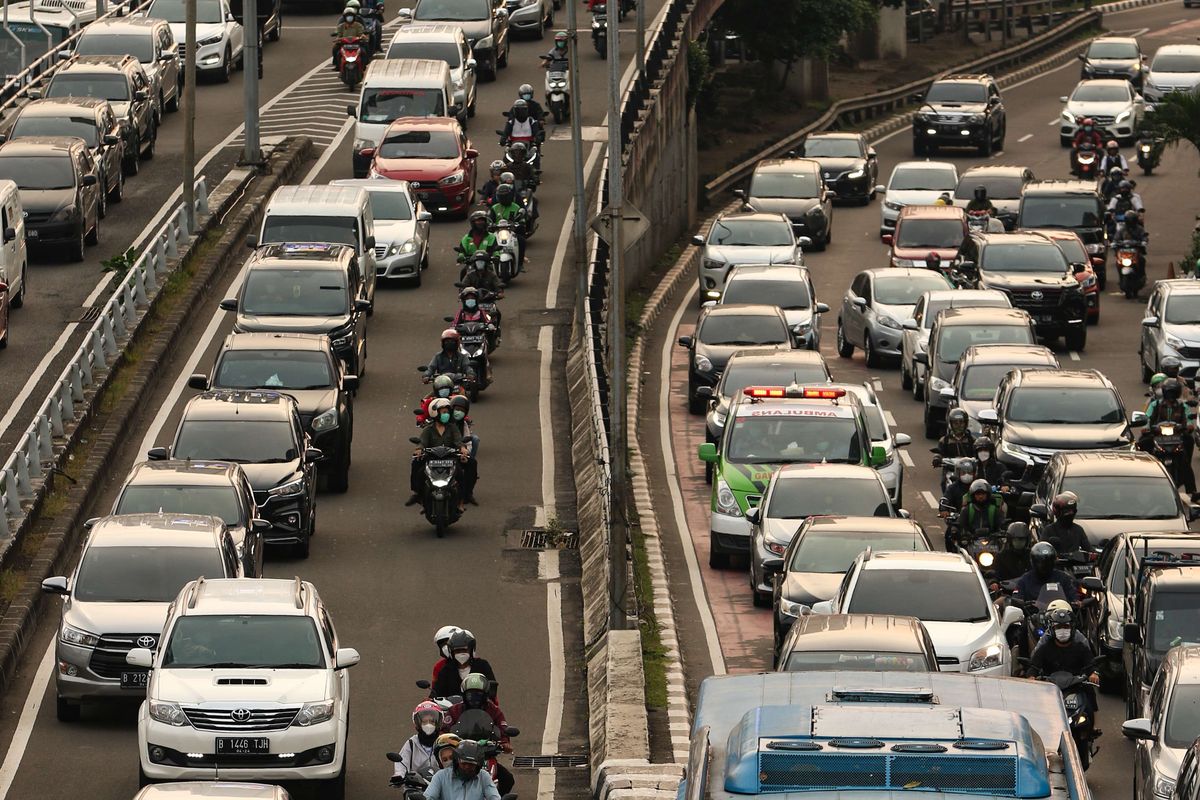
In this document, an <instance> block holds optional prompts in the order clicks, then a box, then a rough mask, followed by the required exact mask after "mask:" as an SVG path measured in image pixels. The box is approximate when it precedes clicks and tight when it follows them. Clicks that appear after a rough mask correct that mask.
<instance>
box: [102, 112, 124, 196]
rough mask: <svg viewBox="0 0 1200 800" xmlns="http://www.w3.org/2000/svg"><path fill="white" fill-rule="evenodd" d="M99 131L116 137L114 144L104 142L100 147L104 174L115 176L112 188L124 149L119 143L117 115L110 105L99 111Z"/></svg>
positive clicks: (119, 168)
mask: <svg viewBox="0 0 1200 800" xmlns="http://www.w3.org/2000/svg"><path fill="white" fill-rule="evenodd" d="M100 133H101V134H102V135H104V136H113V137H115V138H116V143H115V144H105V145H103V148H102V152H103V153H104V173H105V175H115V176H117V177H116V178H115V179H113V188H114V189H115V188H116V185H117V184H116V182H117V181H118V180H120V177H121V161H122V159H123V157H124V152H125V150H124V146H123V145H122V144H121V126H120V125H119V124H117V117H116V115H115V114H113V110H112V106H105V107H104V108H103V109H102V110H101V111H100Z"/></svg>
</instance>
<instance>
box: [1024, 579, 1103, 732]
mask: <svg viewBox="0 0 1200 800" xmlns="http://www.w3.org/2000/svg"><path fill="white" fill-rule="evenodd" d="M1046 620H1047V622H1048V623H1049V624H1048V625H1047V626H1046V632H1045V633H1044V634H1042V638H1041V639H1040V640H1038V643H1037V645H1036V646H1035V647H1034V648H1033V654H1032V655H1030V657H1029V666H1028V667H1027V672H1028V675H1029V676H1030V677H1032V678H1036V677H1039V676H1041V675H1052V674H1054V673H1055V672H1069V673H1071V674H1072V675H1087V680H1088V683H1091V684H1093V685H1099V683H1100V675H1099V673H1097V672H1096V670H1095V669H1094V668H1093V663H1094V662H1095V660H1096V651H1095V650H1093V649H1092V643H1091V642H1089V641H1088V639H1087V637H1086V636H1084V635H1083V634H1082V633H1081V632H1080V631H1078V630H1077V629H1076V627H1075V614H1074V613H1073V612H1072V611H1071V606H1070V605H1068V604H1067V603H1066V602H1065V601H1063V600H1055V601H1054V602H1052V603H1050V605H1049V606H1048V607H1047V609H1046ZM1083 695H1084V696H1085V697H1087V698H1088V699H1087V704H1088V709H1087V711H1088V713H1089V714H1092V715H1094V714H1095V712H1096V707H1095V699H1096V698H1095V695H1094V693H1093V692H1084V693H1083Z"/></svg>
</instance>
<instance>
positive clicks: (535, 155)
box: [498, 131, 542, 192]
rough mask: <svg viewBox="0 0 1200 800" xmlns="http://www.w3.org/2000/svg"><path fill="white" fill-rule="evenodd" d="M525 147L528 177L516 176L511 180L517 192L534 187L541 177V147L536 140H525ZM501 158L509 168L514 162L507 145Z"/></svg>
mask: <svg viewBox="0 0 1200 800" xmlns="http://www.w3.org/2000/svg"><path fill="white" fill-rule="evenodd" d="M498 133H503V131H498ZM516 141H521V140H516ZM501 144H502V145H507V144H509V143H508V142H505V141H501ZM525 147H526V148H527V155H526V156H525V163H526V165H527V166H528V167H529V176H530V177H529V179H528V180H522V179H521V178H517V179H516V180H514V181H513V186H515V187H516V188H517V191H518V192H520V191H521V190H523V189H530V190H532V189H536V188H537V185H538V183H540V182H541V177H542V149H541V147H540V146H539V145H538V143H537V142H525ZM503 160H504V163H505V164H507V165H508V166H509V167H510V168H511V167H512V166H513V164H514V162H513V156H512V152H511V151H509V149H508V148H507V147H505V150H504V158H503Z"/></svg>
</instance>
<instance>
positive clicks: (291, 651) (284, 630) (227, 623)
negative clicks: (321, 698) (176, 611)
mask: <svg viewBox="0 0 1200 800" xmlns="http://www.w3.org/2000/svg"><path fill="white" fill-rule="evenodd" d="M162 666H163V667H175V668H176V669H189V668H191V669H205V668H213V667H221V668H225V669H231V668H238V667H242V668H247V669H323V668H324V667H325V655H324V653H323V652H322V651H321V640H320V637H319V636H318V634H317V626H316V625H314V624H313V621H312V619H310V618H309V617H307V616H299V615H297V616H283V615H279V616H275V615H270V614H261V615H260V614H254V615H250V614H244V615H243V614H201V615H197V616H186V617H179V618H178V619H177V620H176V621H175V627H174V628H172V629H171V639H170V641H168V642H167V645H166V648H165V650H164V651H163V657H162Z"/></svg>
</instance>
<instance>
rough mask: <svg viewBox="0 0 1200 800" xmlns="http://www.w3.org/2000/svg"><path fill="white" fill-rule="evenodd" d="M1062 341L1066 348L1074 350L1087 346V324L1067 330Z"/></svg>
mask: <svg viewBox="0 0 1200 800" xmlns="http://www.w3.org/2000/svg"><path fill="white" fill-rule="evenodd" d="M1063 342H1064V343H1065V344H1066V345H1067V349H1068V350H1074V351H1076V352H1078V351H1080V350H1082V349H1083V348H1085V347H1087V326H1086V325H1081V326H1080V327H1078V328H1075V329H1073V330H1071V331H1068V332H1067V333H1066V334H1065V335H1064V336H1063Z"/></svg>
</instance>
